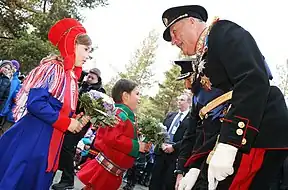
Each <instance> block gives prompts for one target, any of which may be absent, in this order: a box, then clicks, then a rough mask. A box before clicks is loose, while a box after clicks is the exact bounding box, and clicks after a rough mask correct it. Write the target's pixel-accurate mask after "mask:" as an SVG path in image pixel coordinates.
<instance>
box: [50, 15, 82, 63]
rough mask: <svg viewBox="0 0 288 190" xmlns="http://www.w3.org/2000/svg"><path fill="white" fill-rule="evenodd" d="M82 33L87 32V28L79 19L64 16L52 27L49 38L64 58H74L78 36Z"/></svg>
mask: <svg viewBox="0 0 288 190" xmlns="http://www.w3.org/2000/svg"><path fill="white" fill-rule="evenodd" d="M81 34H86V30H85V28H84V27H83V26H82V24H81V23H80V22H79V21H78V20H76V19H73V18H64V19H62V20H60V21H58V22H57V23H56V24H54V25H53V26H52V27H51V29H50V31H49V33H48V39H49V41H50V42H51V43H52V44H53V45H54V46H56V47H57V48H58V49H59V51H60V53H61V55H62V57H63V58H64V59H65V58H66V57H67V58H68V57H70V60H73V58H72V57H75V44H76V38H77V36H78V35H81ZM64 64H65V63H64ZM69 64H72V65H71V66H73V65H74V60H73V63H69ZM65 66H66V65H65ZM71 66H68V67H71Z"/></svg>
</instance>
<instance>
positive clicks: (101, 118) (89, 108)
mask: <svg viewBox="0 0 288 190" xmlns="http://www.w3.org/2000/svg"><path fill="white" fill-rule="evenodd" d="M80 108H83V109H84V112H85V115H88V116H90V117H91V120H90V122H91V123H92V124H93V125H94V126H100V127H106V126H109V127H113V126H114V125H115V124H116V123H117V121H118V120H117V118H116V116H115V112H116V108H115V106H114V101H113V99H112V98H111V97H109V96H107V95H106V94H104V93H102V92H99V91H96V90H90V91H89V92H87V93H84V94H83V95H82V96H81V97H80Z"/></svg>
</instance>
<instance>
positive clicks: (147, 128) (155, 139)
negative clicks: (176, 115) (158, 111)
mask: <svg viewBox="0 0 288 190" xmlns="http://www.w3.org/2000/svg"><path fill="white" fill-rule="evenodd" d="M138 126H139V129H140V133H141V135H143V137H144V141H145V142H152V143H153V144H154V145H160V144H162V143H164V141H165V132H164V129H163V128H162V127H161V126H162V125H161V123H160V121H159V120H157V119H155V118H153V117H150V116H143V117H140V118H139V120H138Z"/></svg>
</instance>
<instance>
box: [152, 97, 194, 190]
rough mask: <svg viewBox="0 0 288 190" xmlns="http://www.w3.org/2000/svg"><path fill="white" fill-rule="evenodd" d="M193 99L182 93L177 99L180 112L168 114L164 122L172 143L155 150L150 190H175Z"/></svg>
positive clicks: (164, 144) (157, 147)
mask: <svg viewBox="0 0 288 190" xmlns="http://www.w3.org/2000/svg"><path fill="white" fill-rule="evenodd" d="M191 99H192V98H191V95H190V94H188V93H182V94H181V95H180V96H179V97H177V103H178V109H179V110H178V111H177V112H171V113H168V114H167V117H166V118H165V120H164V122H163V124H164V125H165V126H166V127H167V128H168V135H169V137H170V141H169V142H167V143H163V144H162V146H161V147H160V146H156V148H155V151H154V153H155V164H154V168H153V171H152V178H151V182H150V185H149V189H150V190H174V186H175V182H176V178H175V175H174V170H175V167H176V160H177V157H178V154H179V150H180V146H181V142H182V139H183V135H184V133H185V131H186V129H187V128H188V127H189V126H190V123H191V118H190V114H189V110H190V106H191ZM162 179H163V180H162Z"/></svg>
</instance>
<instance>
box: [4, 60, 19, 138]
mask: <svg viewBox="0 0 288 190" xmlns="http://www.w3.org/2000/svg"><path fill="white" fill-rule="evenodd" d="M11 63H12V65H13V69H14V72H13V76H12V80H11V85H10V92H9V96H8V98H7V101H6V103H5V105H4V107H3V109H2V110H1V113H0V116H1V117H3V118H4V120H5V122H4V124H3V128H2V130H3V132H5V131H6V130H7V129H9V128H10V127H11V126H12V125H13V124H14V123H15V120H14V117H13V111H12V110H13V108H14V106H15V98H16V94H17V93H18V92H19V90H20V88H21V81H20V80H19V78H18V76H19V69H20V64H19V62H18V61H16V60H11Z"/></svg>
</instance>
